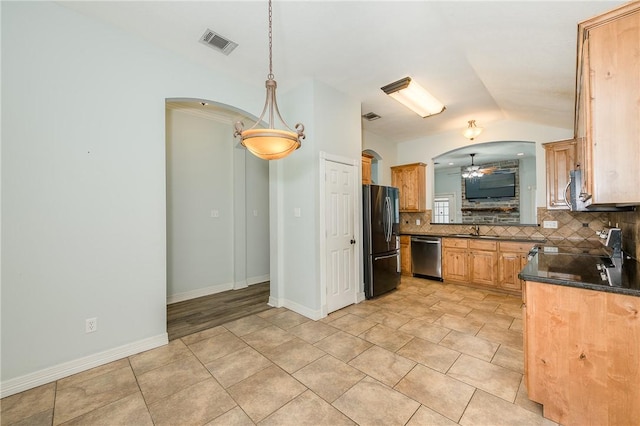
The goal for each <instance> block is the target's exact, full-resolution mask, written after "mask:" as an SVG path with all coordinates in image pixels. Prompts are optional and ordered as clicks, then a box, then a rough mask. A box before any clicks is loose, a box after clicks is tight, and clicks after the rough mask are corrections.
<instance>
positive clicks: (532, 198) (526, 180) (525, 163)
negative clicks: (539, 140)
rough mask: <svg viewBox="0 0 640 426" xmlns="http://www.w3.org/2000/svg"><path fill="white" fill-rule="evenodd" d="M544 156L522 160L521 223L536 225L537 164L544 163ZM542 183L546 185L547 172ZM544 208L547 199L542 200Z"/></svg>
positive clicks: (520, 168) (520, 169)
mask: <svg viewBox="0 0 640 426" xmlns="http://www.w3.org/2000/svg"><path fill="white" fill-rule="evenodd" d="M544 161H545V160H544V156H543V157H537V158H531V157H527V158H523V159H521V160H520V167H519V169H518V170H519V171H520V223H536V204H537V200H536V194H537V192H538V191H537V187H536V185H537V181H538V179H537V175H536V174H535V170H536V164H537V163H539V162H542V163H544ZM544 173H545V174H544V176H543V178H542V182H543V185H544V182H545V179H546V171H545V172H544ZM541 203H542V205H541V206H542V207H543V206H544V205H545V204H546V198H543V199H542V200H541Z"/></svg>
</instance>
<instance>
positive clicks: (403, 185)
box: [391, 163, 427, 212]
mask: <svg viewBox="0 0 640 426" xmlns="http://www.w3.org/2000/svg"><path fill="white" fill-rule="evenodd" d="M426 167H427V165H426V164H424V163H413V164H405V165H402V166H395V167H391V186H395V187H396V188H398V189H399V190H400V211H401V212H423V211H425V209H426V200H427V195H426V182H425V179H426Z"/></svg>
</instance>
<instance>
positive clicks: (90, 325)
mask: <svg viewBox="0 0 640 426" xmlns="http://www.w3.org/2000/svg"><path fill="white" fill-rule="evenodd" d="M94 331H98V318H87V319H86V320H85V323H84V332H85V333H93V332H94Z"/></svg>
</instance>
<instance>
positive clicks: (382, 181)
mask: <svg viewBox="0 0 640 426" xmlns="http://www.w3.org/2000/svg"><path fill="white" fill-rule="evenodd" d="M365 149H371V150H373V151H375V152H377V153H378V154H379V155H380V156H381V157H382V160H378V178H379V181H378V185H387V186H390V185H391V169H390V167H391V166H396V165H397V164H398V161H397V159H396V158H397V147H396V144H395V142H391V141H389V140H387V139H385V138H383V137H382V136H379V135H376V134H374V133H371V132H367V131H363V132H362V150H365Z"/></svg>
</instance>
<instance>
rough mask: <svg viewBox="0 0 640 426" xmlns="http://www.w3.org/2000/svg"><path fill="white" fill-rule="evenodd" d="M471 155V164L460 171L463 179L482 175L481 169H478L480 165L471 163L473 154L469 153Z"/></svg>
mask: <svg viewBox="0 0 640 426" xmlns="http://www.w3.org/2000/svg"><path fill="white" fill-rule="evenodd" d="M469 155H470V156H471V165H470V166H468V167H467V170H465V171H464V172H463V173H462V177H463V178H465V179H474V178H479V177H482V176H484V173H482V170H480V166H476V165H474V164H473V157H475V156H476V155H475V154H469Z"/></svg>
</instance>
